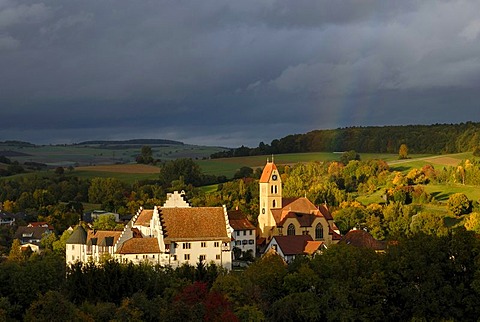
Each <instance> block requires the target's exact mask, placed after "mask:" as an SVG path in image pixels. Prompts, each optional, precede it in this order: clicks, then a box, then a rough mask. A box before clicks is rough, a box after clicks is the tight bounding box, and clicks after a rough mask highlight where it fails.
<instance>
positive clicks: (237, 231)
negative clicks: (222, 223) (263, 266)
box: [228, 209, 257, 257]
mask: <svg viewBox="0 0 480 322" xmlns="http://www.w3.org/2000/svg"><path fill="white" fill-rule="evenodd" d="M228 221H229V223H230V226H231V227H232V229H233V233H232V238H233V241H232V245H231V246H232V250H233V248H235V247H236V248H238V249H240V250H241V251H242V252H251V254H252V256H253V257H255V254H256V248H257V245H256V227H255V226H254V225H253V224H252V223H251V222H250V221H249V220H248V219H247V217H246V215H245V214H244V213H243V212H241V211H240V210H238V209H236V210H230V211H228Z"/></svg>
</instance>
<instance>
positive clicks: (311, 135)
mask: <svg viewBox="0 0 480 322" xmlns="http://www.w3.org/2000/svg"><path fill="white" fill-rule="evenodd" d="M479 132H480V123H475V122H467V123H461V124H433V125H405V126H381V127H380V126H379V127H375V126H368V127H346V128H338V129H332V130H315V131H311V132H308V133H306V134H293V135H288V136H286V137H284V138H281V139H275V140H273V141H272V142H271V143H270V144H265V143H263V142H260V143H259V145H258V147H256V148H248V147H245V146H241V147H239V148H236V149H230V150H225V151H222V152H217V153H214V154H212V155H211V157H212V158H228V157H240V156H248V155H271V154H281V153H299V152H338V151H340V152H343V151H350V150H355V151H357V152H360V153H396V152H397V151H398V150H399V148H400V146H401V145H402V144H406V145H408V147H409V150H410V153H432V154H446V153H458V152H465V151H473V150H474V149H475V148H478V147H479V146H480V136H479V134H478V133H479Z"/></svg>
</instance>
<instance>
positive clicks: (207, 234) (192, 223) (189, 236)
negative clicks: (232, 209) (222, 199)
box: [159, 207, 230, 242]
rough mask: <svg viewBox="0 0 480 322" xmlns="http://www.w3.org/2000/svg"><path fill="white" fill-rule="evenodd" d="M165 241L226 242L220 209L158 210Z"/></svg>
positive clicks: (222, 213)
mask: <svg viewBox="0 0 480 322" xmlns="http://www.w3.org/2000/svg"><path fill="white" fill-rule="evenodd" d="M159 210H160V217H161V221H162V226H163V227H162V228H163V231H164V233H165V241H166V242H167V241H181V240H212V239H214V240H226V241H229V240H230V237H228V235H227V227H226V222H225V215H224V212H223V208H222V207H192V208H160V209H159Z"/></svg>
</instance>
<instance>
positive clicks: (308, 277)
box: [0, 230, 480, 321]
mask: <svg viewBox="0 0 480 322" xmlns="http://www.w3.org/2000/svg"><path fill="white" fill-rule="evenodd" d="M479 263H480V241H479V240H478V238H476V237H475V235H474V234H473V233H470V232H467V231H464V230H459V231H453V232H450V233H449V234H446V235H445V236H442V237H437V236H427V235H424V234H416V235H413V236H411V237H410V238H409V239H399V240H398V241H397V242H396V243H395V244H390V245H389V247H388V248H387V250H386V252H385V253H383V254H377V253H375V252H374V251H372V250H369V249H363V248H356V247H353V246H350V245H345V244H342V245H340V244H339V245H333V246H331V247H329V248H328V249H327V250H325V251H324V252H323V254H321V255H317V256H315V257H313V258H310V257H298V258H297V259H296V260H295V261H294V262H292V263H291V264H289V265H287V264H285V262H283V260H282V259H281V258H280V257H279V256H277V255H271V254H270V255H266V256H264V257H262V258H261V259H258V260H256V261H255V262H254V263H253V264H252V265H250V266H249V267H247V268H246V269H245V270H243V271H237V272H235V271H232V272H227V271H224V270H222V269H220V268H219V267H216V266H215V265H210V264H204V263H198V264H197V265H196V266H188V265H185V266H182V267H180V268H177V269H171V268H168V267H160V266H149V265H133V264H119V263H118V262H115V261H112V260H107V261H105V262H104V263H103V264H101V265H94V264H91V263H87V264H86V265H84V266H82V265H81V264H74V265H72V266H70V267H68V268H67V270H66V271H65V267H64V259H63V258H61V257H58V256H56V255H55V254H53V253H46V254H44V255H43V256H38V255H32V256H31V257H30V258H28V259H22V260H8V261H5V262H3V263H0V277H1V280H2V281H3V282H2V283H1V284H0V319H2V320H11V319H17V320H20V319H22V318H23V319H25V320H29V321H37V320H38V321H45V320H52V321H57V320H58V319H59V317H60V318H61V319H62V320H70V321H108V320H118V321H131V320H134V321H163V320H165V321H265V320H269V321H320V320H328V321H345V320H363V321H408V320H455V321H462V320H467V321H471V320H476V319H477V318H478V316H480V286H479V285H480V274H479V272H480V266H479V265H480V264H479Z"/></svg>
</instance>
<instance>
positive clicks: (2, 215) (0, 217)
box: [0, 211, 15, 226]
mask: <svg viewBox="0 0 480 322" xmlns="http://www.w3.org/2000/svg"><path fill="white" fill-rule="evenodd" d="M14 223H15V217H14V216H13V215H12V214H10V213H7V212H3V211H2V212H0V225H9V226H12V225H13V224H14Z"/></svg>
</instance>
